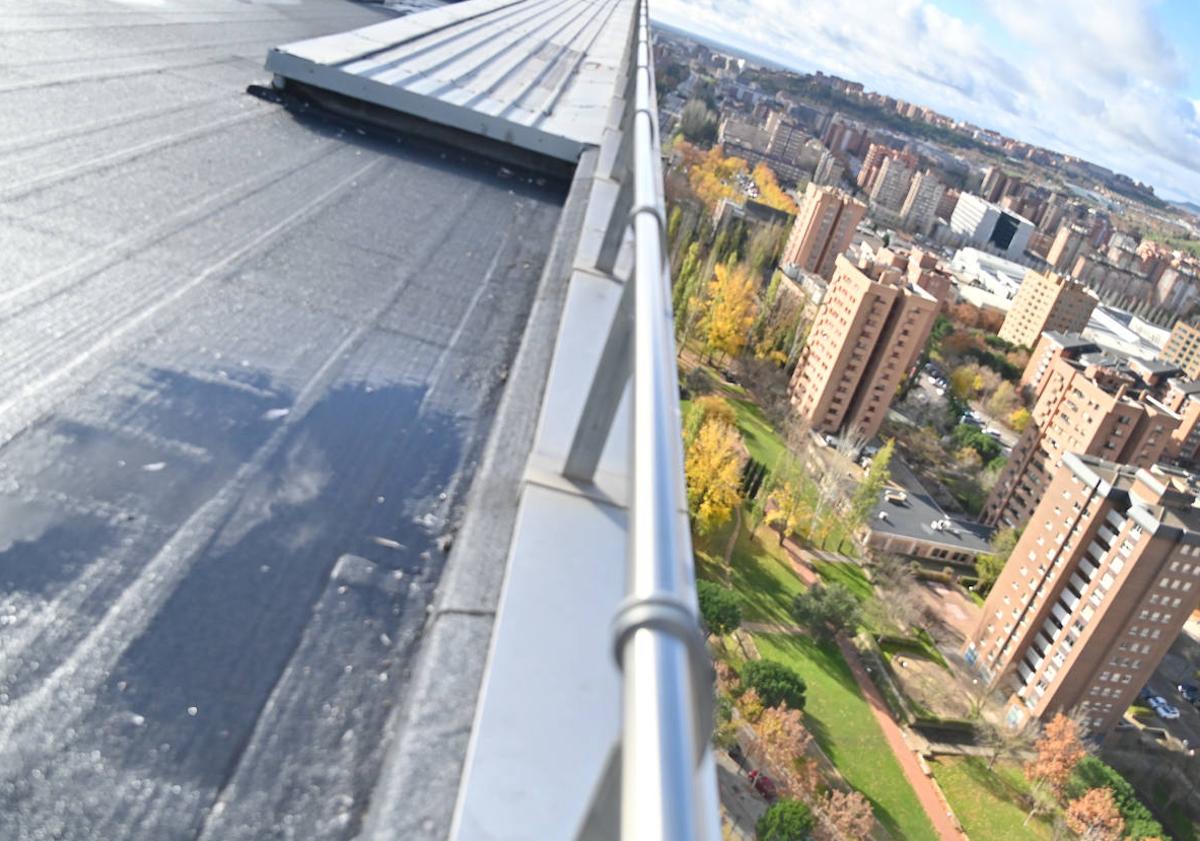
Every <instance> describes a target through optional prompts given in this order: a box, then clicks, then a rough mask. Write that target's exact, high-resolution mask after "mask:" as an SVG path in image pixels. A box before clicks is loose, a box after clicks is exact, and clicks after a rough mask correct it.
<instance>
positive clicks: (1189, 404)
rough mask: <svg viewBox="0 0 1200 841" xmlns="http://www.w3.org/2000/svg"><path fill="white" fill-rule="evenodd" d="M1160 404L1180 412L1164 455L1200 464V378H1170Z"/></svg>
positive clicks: (1179, 460) (1189, 463)
mask: <svg viewBox="0 0 1200 841" xmlns="http://www.w3.org/2000/svg"><path fill="white" fill-rule="evenodd" d="M1163 404H1164V405H1165V406H1166V407H1167V408H1168V409H1170V410H1171V411H1172V412H1174V413H1175V414H1177V415H1179V426H1178V427H1177V428H1176V429H1175V431H1174V432H1172V433H1171V440H1170V442H1169V443H1168V444H1167V455H1168V456H1170V457H1171V458H1172V459H1173V460H1175V461H1176V462H1178V463H1182V464H1186V465H1189V466H1193V465H1200V382H1197V381H1196V380H1181V379H1171V380H1169V381H1168V383H1167V388H1166V394H1165V395H1164V397H1163Z"/></svg>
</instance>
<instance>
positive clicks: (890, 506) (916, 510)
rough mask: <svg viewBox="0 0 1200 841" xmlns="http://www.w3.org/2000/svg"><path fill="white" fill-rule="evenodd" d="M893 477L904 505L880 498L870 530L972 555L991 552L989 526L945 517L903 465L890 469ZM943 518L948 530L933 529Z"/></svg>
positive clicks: (939, 507)
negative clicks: (882, 517) (947, 521)
mask: <svg viewBox="0 0 1200 841" xmlns="http://www.w3.org/2000/svg"><path fill="white" fill-rule="evenodd" d="M896 461H898V459H897V460H896ZM893 476H894V479H895V481H896V483H897V484H898V485H899V486H900V487H901V488H903V489H904V491H905V496H906V499H905V500H904V501H903V502H889V501H888V500H887V499H886V497H885V496H883V495H881V497H880V502H879V504H878V505H876V506H875V508H874V510H873V511H872V512H871V518H870V529H871V531H873V532H877V533H879V534H887V535H893V536H896V537H906V538H911V539H916V540H921V541H923V542H926V543H933V544H938V545H940V546H945V547H946V548H947V549H950V550H952V551H958V552H971V553H973V554H977V553H980V552H990V551H991V544H990V543H989V542H988V541H989V540H990V539H991V536H992V532H993V529H992V528H991V527H989V526H985V525H982V524H981V523H977V522H975V521H973V520H969V519H967V518H965V517H948V516H947V515H946V513H945V512H944V511H943V510H942V509H941V506H939V505H938V504H937V503H936V502H935V501H934V500H933V497H932V496H930V495H929V493H928V491H926V490H925V488H924V486H923V485H921V483H920V481H919V480H918V479H917V478H916V476H914V475H913V474H912V472H911V471H910V470H908V468H907V467H906V466H904V465H903V464H902V463H899V464H896V465H895V466H894V467H893ZM886 493H887V492H886V491H885V492H884V494H886ZM880 513H885V514H886V515H887V519H886V520H885V519H881V518H880V517H879V514H880ZM944 519H948V520H950V522H951V526H950V528H949V529H934V528H933V524H934V523H935V522H937V521H939V520H944Z"/></svg>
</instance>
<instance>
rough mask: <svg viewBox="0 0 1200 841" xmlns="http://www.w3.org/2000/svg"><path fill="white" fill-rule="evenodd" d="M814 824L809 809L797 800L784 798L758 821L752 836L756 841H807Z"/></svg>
mask: <svg viewBox="0 0 1200 841" xmlns="http://www.w3.org/2000/svg"><path fill="white" fill-rule="evenodd" d="M814 823H815V822H814V820H813V815H812V810H811V809H809V808H808V807H807V806H805V805H804V804H803V803H801V802H800V801H799V800H792V799H791V798H789V797H784V798H780V799H779V800H776V801H775V802H774V803H772V804H771V807H770V808H769V809H767V811H766V812H764V813H763V816H762V817H761V818H759V819H758V823H757V824H755V826H754V834H755V836H756V837H757V838H758V841H808V838H809V835H810V833H811V832H812V828H813V824H814Z"/></svg>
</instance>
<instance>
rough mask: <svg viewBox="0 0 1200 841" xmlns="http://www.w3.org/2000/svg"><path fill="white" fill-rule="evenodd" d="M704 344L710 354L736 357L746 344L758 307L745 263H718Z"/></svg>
mask: <svg viewBox="0 0 1200 841" xmlns="http://www.w3.org/2000/svg"><path fill="white" fill-rule="evenodd" d="M708 297H709V308H708V317H707V319H706V324H705V328H706V337H705V346H706V349H707V351H708V353H709V354H710V355H711V354H712V353H713V352H720V353H724V354H727V355H729V356H737V355H738V354H740V353H741V352H742V348H743V347H745V346H746V339H747V338H748V336H749V332H750V327H751V326H752V325H753V324H754V315H755V312H756V311H757V309H758V304H757V302H756V301H755V295H754V281H753V280H752V279H751V278H750V274H749V272H747V271H746V269H745V268H744V267H742V266H736V267H729V266H724V265H721V266H717V267H716V270H715V272H714V274H713V279H712V281H711V282H710V283H709V285H708Z"/></svg>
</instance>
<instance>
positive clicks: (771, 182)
mask: <svg viewBox="0 0 1200 841" xmlns="http://www.w3.org/2000/svg"><path fill="white" fill-rule="evenodd" d="M751 177H752V178H753V179H754V184H755V186H756V187H758V199H757V201H758V202H759V203H760V204H765V205H767V206H768V207H773V208H775V209H776V210H782V211H783V212H784V213H790V214H792V215H793V216H795V215H796V214H797V213H799V212H800V208H798V207H797V206H796V203H795V202H794V201H792V197H791V196H789V195H788V194H787V193H786V192H785V191H784V189H783V188H782V187H780V186H779V181H778V180H777V179H776V178H775V173H774V172H773V171H772V170H771V168H770V167H769V166H767V165H766V164H759V165H758V166H756V167H755V168H754V172H753V174H752V176H751Z"/></svg>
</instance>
